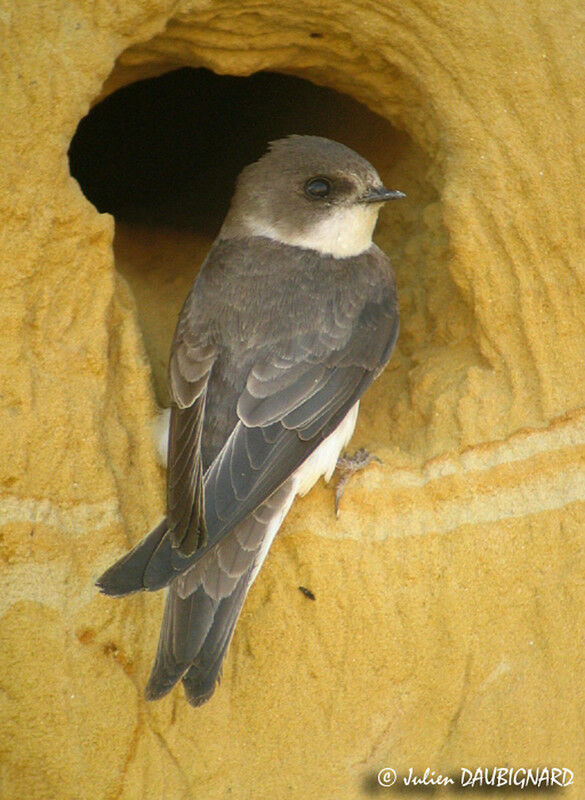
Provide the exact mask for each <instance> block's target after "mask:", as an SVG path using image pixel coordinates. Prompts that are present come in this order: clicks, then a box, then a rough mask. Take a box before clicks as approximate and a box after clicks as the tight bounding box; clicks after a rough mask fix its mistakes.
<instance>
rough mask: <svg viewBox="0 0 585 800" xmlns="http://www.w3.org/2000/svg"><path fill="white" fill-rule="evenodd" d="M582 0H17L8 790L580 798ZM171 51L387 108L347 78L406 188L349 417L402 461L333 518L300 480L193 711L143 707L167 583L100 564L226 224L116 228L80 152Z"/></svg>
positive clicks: (4, 513) (6, 219)
mask: <svg viewBox="0 0 585 800" xmlns="http://www.w3.org/2000/svg"><path fill="white" fill-rule="evenodd" d="M581 5H582V4H581V3H580V2H578V0H567V2H561V3H558V2H556V3H548V4H546V3H544V4H540V5H538V4H537V5H535V4H534V3H533V2H528V0H526V1H525V2H524V1H523V0H520V1H519V2H516V3H513V4H511V3H510V4H507V6H506V7H505V8H502V9H497V10H494V8H493V6H492V5H491V4H490V3H488V2H486V1H485V0H473V2H469V3H466V4H465V8H464V9H462V7H461V6H460V5H459V4H444V3H439V2H435V0H425V2H424V3H423V4H422V5H421V4H420V3H415V2H411V0H401V1H400V2H394V0H384V2H381V3H378V4H375V5H372V4H369V3H362V2H359V0H358V2H351V3H335V4H334V5H332V6H331V7H327V8H326V7H324V6H323V5H322V4H321V3H318V2H312V1H311V0H300V1H299V2H296V3H288V2H281V1H280V0H279V2H276V3H275V2H264V1H263V0H258V2H254V3H252V2H245V3H243V4H242V3H230V2H200V3H196V2H183V3H179V4H177V3H163V2H157V0H136V2H125V1H124V2H120V3H115V4H114V3H108V2H103V3H98V4H87V3H80V4H73V3H61V4H59V3H57V2H48V3H43V4H41V5H40V6H39V4H37V3H31V2H24V3H23V2H19V3H14V2H13V3H11V4H10V3H7V4H5V9H4V12H3V14H2V16H1V19H0V26H2V28H3V32H2V35H1V37H0V41H1V42H2V45H1V50H0V59H1V61H0V65H1V66H0V68H1V70H2V75H3V82H2V103H0V129H1V130H2V132H3V133H2V137H0V154H1V159H0V161H1V163H2V170H1V173H0V188H1V195H0V217H1V220H2V234H1V235H0V253H1V258H0V264H1V269H2V278H1V281H0V291H1V293H2V300H1V304H0V309H1V313H2V324H1V325H0V347H1V353H2V358H1V359H0V371H1V380H0V387H1V388H0V415H1V416H0V420H1V430H2V434H3V436H2V440H3V441H2V448H1V457H0V482H1V490H2V494H1V498H0V523H1V525H2V528H1V531H0V536H1V539H0V555H1V557H2V569H1V572H0V582H1V591H0V598H1V600H0V641H1V643H2V646H1V649H0V688H1V689H2V691H1V692H0V708H1V712H0V713H1V722H2V725H1V731H2V733H1V734H0V754H1V755H0V762H1V764H2V768H1V770H0V797H2V798H4V797H6V798H16V797H31V798H32V797H34V798H39V799H40V798H81V797H87V798H90V797H91V798H102V797H103V798H106V797H107V798H110V797H120V798H160V797H163V796H164V797H173V798H182V797H185V798H187V797H206V798H216V797H217V798H219V797H227V796H230V797H233V798H245V797H255V798H280V797H282V798H291V797H292V798H296V797H301V796H303V797H305V796H314V797H342V798H344V797H359V796H367V795H368V793H371V792H372V790H373V787H374V786H375V775H376V774H377V772H378V770H379V769H381V768H382V767H385V766H389V767H393V768H394V769H396V770H397V771H398V772H401V771H402V772H404V771H406V770H408V768H409V767H411V766H412V767H414V768H415V769H422V770H424V768H425V767H426V766H429V767H430V768H431V769H435V770H437V771H440V772H442V773H443V774H446V773H448V772H453V771H455V772H457V771H458V770H459V768H460V767H468V768H474V767H476V766H494V765H496V766H499V765H510V766H518V767H535V766H542V765H549V766H558V767H568V768H569V769H571V770H573V771H574V773H575V785H574V786H573V787H571V788H569V789H568V790H567V792H566V795H565V796H566V797H567V798H573V797H575V798H580V797H582V796H583V792H584V791H585V779H584V777H583V775H584V771H583V770H584V768H585V744H584V742H583V736H582V731H583V724H584V722H585V720H584V711H583V709H584V708H585V702H584V701H585V697H584V690H583V685H584V681H583V678H584V675H583V666H582V665H583V661H584V655H585V654H584V640H583V635H584V631H585V618H584V617H585V614H584V610H583V609H584V606H585V581H584V566H585V565H584V549H583V541H584V535H585V534H584V532H583V531H584V522H585V505H584V499H585V380H584V378H583V375H584V367H585V330H584V326H585V302H584V301H585V272H584V262H585V241H584V239H585V237H584V230H585V200H584V199H583V198H584V196H583V191H582V186H583V183H584V174H583V173H584V168H583V164H584V162H585V110H584V109H585V97H584V89H583V87H584V86H585V74H584V73H585V62H584V61H583V58H582V54H583V52H585V17H584V16H583V11H582V7H581ZM185 66H191V67H201V66H203V67H207V68H209V69H211V70H213V71H214V72H216V73H221V74H231V75H248V74H250V73H253V72H255V71H258V70H269V71H272V72H282V73H286V74H291V75H296V76H299V77H302V78H305V79H307V80H310V81H312V82H313V83H315V84H318V85H320V86H324V87H328V88H330V89H334V90H336V91H338V92H342V93H344V94H346V95H348V96H349V97H351V98H353V99H354V100H355V101H359V102H360V103H363V104H365V105H366V106H368V107H369V108H370V109H371V110H372V111H375V112H376V113H377V114H378V115H380V116H381V117H382V118H384V119H385V120H386V121H387V122H383V121H381V120H377V119H376V118H374V117H373V116H371V115H370V114H369V112H367V111H366V110H365V109H364V110H363V111H362V112H360V113H361V116H359V114H358V116H356V114H357V113H358V112H356V114H354V113H353V111H352V113H351V114H350V113H348V111H347V108H348V107H347V106H346V105H344V104H345V103H346V102H349V101H345V100H341V99H340V101H339V103H340V105H339V110H338V114H337V117H336V119H335V120H334V123H332V124H334V127H335V125H336V126H337V134H338V138H344V135H345V139H346V140H347V141H348V143H349V144H352V145H354V146H356V147H358V149H361V150H362V152H364V154H365V155H367V156H368V157H369V158H370V159H371V160H372V161H373V162H374V163H375V164H376V166H378V167H379V168H380V172H381V173H382V174H383V176H384V177H385V178H386V179H387V180H388V181H391V182H392V185H393V186H395V187H396V188H401V189H403V190H405V191H406V192H407V193H408V195H409V201H408V202H407V203H405V204H403V205H401V206H400V207H398V205H393V206H392V207H390V208H388V209H386V210H385V212H384V214H383V217H382V220H381V224H380V226H379V229H378V234H377V240H378V243H379V244H380V245H381V246H382V247H383V248H385V249H386V250H387V251H388V252H389V253H391V254H393V257H394V261H395V264H396V271H397V275H398V280H399V286H400V298H401V314H402V333H401V338H400V342H399V346H398V349H397V352H396V354H395V356H394V357H393V361H392V364H391V366H390V367H389V369H388V370H387V371H386V373H385V374H384V375H383V376H382V378H380V380H379V381H378V382H377V384H376V385H375V386H374V387H373V388H372V389H371V390H370V392H369V393H368V395H367V398H366V399H365V400H364V402H363V411H362V415H361V418H360V423H359V426H358V430H357V432H356V436H355V438H354V442H355V445H356V447H357V446H367V447H369V448H370V449H371V450H373V451H375V452H376V453H377V455H378V456H379V457H380V458H381V459H382V461H383V464H382V465H381V466H373V467H371V468H370V469H369V470H368V471H367V472H364V473H363V474H361V475H359V476H358V477H356V479H355V480H354V481H353V483H352V484H351V485H350V486H349V488H348V490H347V492H346V495H345V497H344V499H343V501H342V512H341V515H340V518H339V520H337V521H336V520H335V517H334V515H333V512H332V493H331V490H330V489H328V488H324V487H323V486H320V487H317V488H316V489H315V490H314V491H313V492H311V494H310V495H309V496H308V497H306V498H304V499H302V500H300V501H298V502H297V503H296V504H295V506H294V508H293V511H292V512H291V515H290V516H289V518H288V520H287V522H286V525H285V527H284V529H283V531H282V533H281V535H280V537H279V538H278V539H277V541H276V542H275V545H274V546H273V548H272V552H271V554H270V557H269V558H268V560H267V563H266V565H265V567H264V568H263V570H262V573H261V576H260V578H259V580H258V581H257V584H256V585H255V587H254V589H253V590H252V592H251V594H250V597H249V599H248V601H247V604H246V607H245V610H244V613H243V616H242V619H241V621H240V624H239V626H238V629H237V633H236V636H235V639H234V642H233V645H232V648H231V652H230V655H229V656H228V659H227V663H226V667H225V671H224V678H223V681H222V684H221V687H220V689H219V691H218V692H217V693H216V696H215V697H214V698H213V700H212V701H211V702H210V703H209V704H208V705H207V706H205V707H203V708H202V709H199V710H194V709H192V708H190V707H189V706H188V705H187V704H186V703H185V701H184V699H183V697H182V694H181V691H180V690H178V691H175V692H174V693H173V694H172V695H171V696H170V697H169V698H167V699H165V700H164V701H162V702H160V703H158V704H148V705H147V704H145V703H144V701H143V700H142V688H143V687H144V684H145V682H146V678H147V675H148V671H149V668H150V664H151V660H152V656H153V653H154V649H155V646H156V638H157V633H158V625H159V619H160V613H161V604H162V598H161V597H160V596H158V595H156V596H148V597H143V596H140V597H135V598H130V599H127V600H124V601H118V602H117V601H114V600H111V599H108V598H103V597H99V596H98V595H97V592H96V591H95V589H94V588H93V581H94V579H95V578H96V577H97V575H98V574H99V573H100V572H101V571H102V570H103V569H104V568H105V567H106V566H107V565H108V564H109V563H111V562H112V560H113V559H114V558H115V557H117V556H118V555H119V554H120V553H121V552H122V551H123V550H124V549H125V548H126V547H127V546H128V545H129V544H131V543H134V542H135V541H137V540H138V539H139V538H140V537H141V536H142V535H143V533H144V532H145V531H146V530H147V529H148V528H149V526H151V525H152V524H154V523H155V522H156V521H157V519H158V518H159V516H160V515H161V513H162V511H163V501H164V475H163V473H162V471H161V469H160V468H159V467H158V465H157V462H156V458H155V454H154V447H153V443H152V437H151V429H150V427H151V420H152V418H153V416H154V412H155V392H156V394H157V395H158V397H159V399H160V398H163V397H164V360H165V351H166V347H167V343H168V338H169V336H170V333H171V332H172V328H173V325H174V319H175V318H176V312H177V309H178V304H180V301H181V297H182V295H183V294H184V293H185V290H186V287H187V286H188V285H189V282H190V280H192V277H193V275H194V274H195V271H196V268H197V263H198V261H199V260H200V259H201V258H202V257H203V254H204V251H205V247H206V246H207V244H208V241H209V238H208V237H207V238H206V237H205V236H204V235H200V236H198V237H193V236H187V235H186V234H185V232H184V231H183V232H181V233H170V232H169V230H168V229H167V230H164V231H153V229H152V228H151V227H146V226H145V225H144V224H142V225H140V226H138V227H136V226H133V227H129V226H128V225H118V228H117V230H116V233H115V240H116V241H115V248H114V245H113V242H114V220H113V218H112V217H111V216H109V215H106V214H102V215H100V214H99V213H98V212H97V211H96V209H95V208H94V207H93V206H92V205H91V204H90V202H89V201H88V200H87V199H86V197H84V195H83V193H82V191H81V189H80V187H79V185H78V184H77V182H76V181H75V180H74V179H73V178H72V177H71V175H70V172H69V164H68V158H67V151H68V148H69V144H70V141H71V138H72V137H73V135H74V133H75V130H76V128H77V125H78V123H79V121H80V120H81V119H82V118H83V117H84V115H85V114H86V113H87V112H88V110H89V108H90V105H91V104H94V103H96V102H97V100H98V99H100V98H103V97H106V96H107V95H109V94H110V93H111V92H112V91H114V90H115V89H118V88H119V87H121V86H125V85H128V84H130V83H131V82H133V81H135V80H138V79H143V78H147V77H150V76H153V75H159V74H162V73H163V72H166V71H168V70H170V69H174V68H178V67H185ZM309 99H310V96H309ZM352 108H353V106H352ZM352 115H353V116H352ZM352 120H353V122H352ZM297 121H298V122H299V124H300V120H299V118H297ZM391 126H392V127H391ZM114 253H115V254H116V260H117V264H116V263H115V258H114ZM167 263H168V264H169V265H172V266H171V267H170V269H171V270H172V271H171V272H170V273H166V272H165V264H167ZM116 267H118V269H116ZM299 585H303V586H307V587H309V588H310V589H311V590H312V591H313V592H314V593H315V596H316V601H315V602H310V601H309V600H307V599H306V598H305V597H304V596H303V595H302V594H301V593H300V592H299V591H298V588H297V587H298V586H299ZM387 791H388V794H389V796H390V790H387ZM413 796H416V795H415V794H413Z"/></svg>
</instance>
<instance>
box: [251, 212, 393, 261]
mask: <svg viewBox="0 0 585 800" xmlns="http://www.w3.org/2000/svg"><path fill="white" fill-rule="evenodd" d="M379 210H380V209H379V206H378V205H374V204H365V203H364V204H359V205H357V204H356V205H352V206H348V207H345V208H343V207H341V208H337V209H336V210H335V213H334V214H332V215H331V216H330V217H328V218H327V219H323V220H320V221H319V222H317V223H316V224H315V225H314V227H312V228H310V229H309V230H308V231H303V232H302V233H298V234H296V233H291V232H290V231H287V232H283V231H280V230H278V229H277V228H276V227H275V226H272V225H269V224H267V223H264V222H262V221H261V220H258V219H255V218H252V217H247V218H246V219H245V221H244V226H245V227H246V229H247V230H248V231H249V232H250V234H251V235H252V236H266V237H267V238H268V239H274V240H275V241H277V242H282V243H283V244H289V245H292V246H293V247H303V248H307V249H309V250H317V251H318V252H319V253H323V255H329V256H334V257H335V258H349V257H350V256H358V255H359V254H360V253H363V252H364V251H365V250H367V249H368V248H369V247H371V245H372V234H373V233H374V228H375V226H376V220H377V218H378V211H379Z"/></svg>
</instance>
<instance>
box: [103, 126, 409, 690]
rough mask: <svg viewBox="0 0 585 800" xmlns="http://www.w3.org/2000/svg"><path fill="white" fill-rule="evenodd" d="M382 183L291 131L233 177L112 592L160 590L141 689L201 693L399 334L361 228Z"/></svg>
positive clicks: (341, 150)
mask: <svg viewBox="0 0 585 800" xmlns="http://www.w3.org/2000/svg"><path fill="white" fill-rule="evenodd" d="M403 196H404V195H402V193H401V192H398V191H390V190H388V189H386V188H385V187H384V186H383V184H382V181H381V180H380V177H379V175H378V173H377V172H376V170H375V169H374V168H373V167H372V165H371V164H369V163H368V161H366V160H365V159H364V158H362V157H361V156H359V155H358V154H357V153H355V152H354V151H353V150H350V149H349V148H348V147H345V146H344V145H342V144H339V143H337V142H333V141H330V140H328V139H324V138H321V137H317V136H289V137H287V138H286V139H281V140H278V141H276V142H272V143H271V145H270V147H269V150H268V152H267V153H266V154H265V155H263V156H262V158H260V159H259V160H258V161H257V162H255V163H254V164H251V165H249V166H248V167H246V168H245V169H244V170H243V172H242V173H241V175H240V177H239V178H238V181H237V185H236V189H235V193H234V196H233V199H232V203H231V206H230V210H229V212H228V214H227V217H226V219H225V221H224V223H223V226H222V228H221V230H220V232H219V235H218V237H217V239H216V241H215V242H214V244H213V246H212V248H211V250H210V252H209V255H208V256H207V259H206V260H205V263H204V264H203V266H202V268H201V270H200V272H199V274H198V275H197V278H196V280H195V283H194V285H193V288H192V290H191V293H190V294H189V296H188V297H187V299H186V301H185V304H184V306H183V309H182V311H181V313H180V316H179V320H178V324H177V328H176V331H175V335H174V340H173V344H172V347H171V355H170V362H169V388H170V395H171V401H172V402H171V416H170V427H169V438H168V467H167V512H166V516H165V518H164V519H163V520H162V522H161V523H160V524H159V525H157V527H156V528H155V529H154V530H153V531H151V533H149V534H148V535H147V536H146V537H145V538H144V539H143V540H142V541H141V542H139V544H137V545H136V547H134V549H133V550H131V551H130V552H129V553H127V554H126V555H125V556H124V557H123V558H121V559H120V560H119V561H118V562H117V563H116V564H114V565H113V566H112V567H110V569H108V570H107V571H106V572H105V573H104V574H103V575H102V576H101V578H100V579H99V580H98V582H97V585H98V586H99V588H100V589H101V591H102V592H104V593H105V594H108V595H125V594H130V593H132V592H137V591H140V590H149V591H153V590H156V589H162V588H163V587H168V592H167V598H166V606H165V611H164V617H163V622H162V629H161V633H160V640H159V645H158V652H157V655H156V661H155V664H154V667H153V670H152V673H151V676H150V679H149V681H148V685H147V687H146V697H147V698H148V699H156V698H159V697H162V696H163V695H165V694H167V693H168V692H169V691H170V690H171V689H172V687H173V686H174V685H175V684H176V683H177V682H178V681H179V680H182V681H183V685H184V689H185V693H186V695H187V699H188V700H189V702H190V703H192V704H193V705H200V704H201V703H203V702H205V701H206V700H208V699H209V698H210V697H211V695H212V694H213V691H214V689H215V686H216V683H217V681H218V679H219V676H220V673H221V664H222V661H223V658H224V656H225V654H226V650H227V648H228V645H229V643H230V640H231V637H232V635H233V632H234V628H235V625H236V622H237V619H238V616H239V614H240V611H241V608H242V605H243V603H244V600H245V597H246V594H247V592H248V590H249V588H250V586H251V585H252V583H253V581H254V579H255V578H256V575H257V574H258V570H259V569H260V567H261V565H262V562H263V561H264V559H265V557H266V554H267V553H268V549H269V547H270V545H271V543H272V541H273V539H274V536H275V535H276V533H277V531H278V529H279V527H280V525H281V523H282V521H283V519H284V517H285V515H286V513H287V512H288V510H289V508H290V506H291V503H292V502H293V499H294V497H295V495H297V494H304V493H305V492H307V491H308V490H309V489H310V488H311V486H313V484H314V483H315V482H316V481H317V480H318V479H319V477H321V476H323V475H324V476H325V478H326V479H329V478H330V477H331V475H332V473H333V471H334V469H335V465H336V463H337V459H338V457H339V455H340V453H341V451H342V450H343V449H344V448H345V446H346V445H347V443H348V441H349V439H350V437H351V435H352V433H353V430H354V427H355V424H356V418H357V414H358V407H359V401H360V398H361V396H362V394H363V393H364V392H365V390H366V389H367V388H368V386H369V385H370V384H371V383H372V381H373V380H374V378H376V376H377V375H379V373H380V372H381V370H382V369H383V368H384V367H385V366H386V364H387V362H388V360H389V358H390V354H391V352H392V349H393V347H394V343H395V341H396V337H397V334H398V311H397V302H396V288H395V281H394V275H393V273H392V268H391V266H390V261H389V259H388V258H387V256H386V255H385V254H384V253H383V252H382V251H381V250H380V249H379V248H378V247H377V246H376V245H375V244H373V242H372V234H373V231H374V227H375V224H376V220H377V218H378V212H379V210H380V208H381V206H382V203H384V202H386V201H387V200H391V199H393V198H397V197H403Z"/></svg>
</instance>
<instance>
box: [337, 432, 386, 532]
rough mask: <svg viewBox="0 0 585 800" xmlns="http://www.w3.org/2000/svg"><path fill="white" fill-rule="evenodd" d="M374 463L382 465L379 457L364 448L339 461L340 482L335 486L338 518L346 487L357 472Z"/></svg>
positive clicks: (345, 455) (344, 455)
mask: <svg viewBox="0 0 585 800" xmlns="http://www.w3.org/2000/svg"><path fill="white" fill-rule="evenodd" d="M372 461H377V463H378V464H381V463H382V461H381V459H379V458H378V456H374V455H372V453H369V452H368V451H367V450H366V449H365V448H364V447H361V448H360V449H359V450H356V451H355V453H354V454H353V456H350V455H348V454H347V453H344V454H343V455H342V456H340V457H339V458H338V459H337V465H336V467H335V471H336V472H338V473H339V480H338V481H337V484H336V486H335V500H334V508H335V516H336V517H338V516H339V502H340V500H341V498H342V496H343V492H344V490H345V485H346V484H347V482H348V481H349V479H350V478H351V477H352V476H353V475H355V473H356V472H359V471H360V470H362V469H364V468H365V467H367V466H368V465H369V464H371V463H372Z"/></svg>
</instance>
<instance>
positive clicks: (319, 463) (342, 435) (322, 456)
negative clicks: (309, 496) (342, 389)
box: [250, 400, 360, 584]
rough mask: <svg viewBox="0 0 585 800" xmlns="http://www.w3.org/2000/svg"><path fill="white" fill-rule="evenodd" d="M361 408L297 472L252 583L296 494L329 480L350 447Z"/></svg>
mask: <svg viewBox="0 0 585 800" xmlns="http://www.w3.org/2000/svg"><path fill="white" fill-rule="evenodd" d="M359 408H360V402H359V400H358V401H357V403H356V404H355V405H354V406H352V408H351V409H350V410H349V411H348V413H347V414H346V415H345V417H344V418H343V420H342V421H341V423H340V424H339V425H338V426H337V428H336V429H335V430H334V431H333V433H330V434H329V436H328V437H327V438H326V439H325V441H324V442H323V443H322V444H320V445H319V447H317V449H316V450H314V451H313V452H312V453H311V455H310V456H309V457H308V458H307V460H306V461H303V463H302V464H301V466H300V467H299V468H298V469H297V471H296V472H295V473H294V475H293V484H292V488H291V491H290V494H289V496H288V498H287V500H286V502H285V503H284V504H283V506H282V511H281V512H280V514H278V516H275V517H274V519H272V520H271V521H270V524H269V525H268V526H267V528H266V535H265V537H264V541H263V542H262V547H261V548H260V550H259V552H258V558H257V561H256V565H255V566H254V572H253V573H252V577H251V580H250V584H252V582H253V581H254V579H255V578H256V575H257V574H258V571H259V570H260V567H261V566H262V564H263V562H264V559H265V558H266V555H267V553H268V551H269V550H270V545H271V544H272V542H273V541H274V537H275V536H276V534H277V533H278V530H279V528H280V526H281V525H282V522H283V520H284V518H285V517H286V515H287V514H288V512H289V510H290V507H291V505H292V502H293V500H294V499H295V497H296V495H297V494H299V495H304V494H306V493H307V492H308V491H309V489H311V488H312V487H313V486H314V485H315V484H316V483H317V481H318V480H319V478H320V477H321V476H323V477H324V478H325V480H326V481H329V480H330V479H331V476H332V475H333V472H334V471H335V466H336V464H337V460H338V458H339V456H340V454H341V452H342V451H343V450H344V449H345V447H347V445H348V443H349V440H350V439H351V437H352V436H353V432H354V430H355V424H356V421H357V415H358V411H359Z"/></svg>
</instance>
